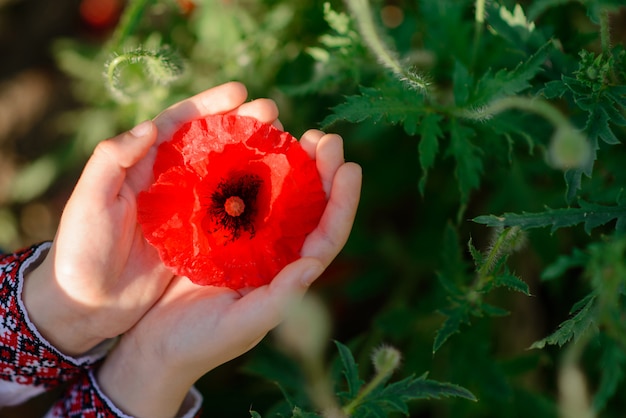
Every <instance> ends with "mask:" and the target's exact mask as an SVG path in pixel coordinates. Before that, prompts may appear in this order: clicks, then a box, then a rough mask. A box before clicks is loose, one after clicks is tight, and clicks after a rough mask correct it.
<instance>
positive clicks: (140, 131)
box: [130, 120, 152, 138]
mask: <svg viewBox="0 0 626 418" xmlns="http://www.w3.org/2000/svg"><path fill="white" fill-rule="evenodd" d="M151 130H152V121H150V120H145V121H143V122H141V123H140V124H139V125H137V126H135V127H134V128H133V129H131V130H130V133H131V135H133V136H135V137H137V138H140V137H142V136H145V135H148V134H149V133H150V131H151Z"/></svg>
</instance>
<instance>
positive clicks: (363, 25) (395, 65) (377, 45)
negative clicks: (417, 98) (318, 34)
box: [346, 0, 428, 91]
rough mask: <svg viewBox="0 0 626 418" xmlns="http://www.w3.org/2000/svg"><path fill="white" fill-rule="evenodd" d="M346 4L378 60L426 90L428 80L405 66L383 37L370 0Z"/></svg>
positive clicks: (404, 78) (410, 83)
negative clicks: (375, 20)
mask: <svg viewBox="0 0 626 418" xmlns="http://www.w3.org/2000/svg"><path fill="white" fill-rule="evenodd" d="M346 4H347V6H348V8H349V9H350V11H351V12H352V14H353V16H354V18H355V19H356V23H357V26H358V30H359V33H360V34H361V37H362V38H363V41H364V42H365V44H366V45H367V47H368V48H369V49H370V51H371V52H372V53H373V54H374V55H375V56H376V58H377V59H378V62H379V63H380V64H381V65H382V66H383V67H385V68H387V69H388V70H390V71H391V72H392V73H393V74H395V75H396V76H397V77H398V78H400V80H402V81H404V82H405V83H407V84H408V85H409V86H411V87H413V88H417V89H419V90H424V91H425V90H426V89H427V87H428V82H427V80H426V79H425V78H424V77H422V76H421V75H419V74H417V73H416V72H414V71H411V70H409V69H407V68H404V66H403V65H402V64H401V63H400V62H399V61H398V59H397V58H396V54H395V53H394V52H393V51H392V50H391V49H390V48H389V46H387V45H386V44H385V42H383V40H382V39H381V37H380V34H379V32H378V28H377V26H376V23H374V17H373V15H372V9H371V7H370V4H369V0H346Z"/></svg>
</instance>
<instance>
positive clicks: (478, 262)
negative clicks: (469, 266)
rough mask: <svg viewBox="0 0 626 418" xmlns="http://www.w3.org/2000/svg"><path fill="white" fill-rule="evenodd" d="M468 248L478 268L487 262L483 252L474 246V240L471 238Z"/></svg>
mask: <svg viewBox="0 0 626 418" xmlns="http://www.w3.org/2000/svg"><path fill="white" fill-rule="evenodd" d="M467 248H468V249H469V252H470V255H471V256H472V259H473V260H474V265H475V266H476V270H478V269H479V268H480V267H481V266H482V265H483V264H484V263H485V260H484V257H483V254H482V253H481V252H480V251H478V249H477V248H476V247H475V246H474V243H473V242H472V239H471V238H470V240H469V241H468V243H467Z"/></svg>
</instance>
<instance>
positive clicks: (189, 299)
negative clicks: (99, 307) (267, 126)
mask: <svg viewBox="0 0 626 418" xmlns="http://www.w3.org/2000/svg"><path fill="white" fill-rule="evenodd" d="M301 144H302V146H303V148H304V149H305V150H306V151H307V152H308V153H309V154H310V155H311V156H312V157H313V158H315V160H316V164H317V167H318V171H319V173H320V177H321V179H322V182H323V185H324V189H325V191H326V193H327V195H328V203H327V206H326V210H325V212H324V214H323V216H322V218H321V220H320V223H319V225H318V226H317V228H316V229H315V230H314V231H313V232H312V233H311V234H309V235H308V237H307V239H306V240H305V243H304V246H303V248H302V251H301V255H302V258H300V259H299V260H297V261H295V262H293V263H291V264H289V265H288V266H286V267H285V268H284V269H283V270H282V271H281V272H280V273H279V274H278V275H277V276H276V277H275V278H274V280H273V281H272V282H271V283H270V284H268V285H266V286H262V287H259V288H256V289H254V290H251V291H249V292H247V293H245V294H244V295H242V294H241V293H239V292H237V291H233V290H230V289H227V288H218V287H211V286H204V287H203V286H198V285H195V284H193V283H192V282H191V281H189V280H188V279H187V278H185V277H176V278H174V280H172V282H171V283H170V284H169V287H168V288H167V290H166V291H165V293H164V294H163V296H162V297H161V298H160V299H159V300H158V301H157V303H156V304H155V305H154V306H153V307H152V308H151V309H150V310H149V311H148V312H147V313H146V314H145V316H144V317H143V318H142V319H141V320H140V321H139V322H138V323H137V324H136V325H135V326H134V327H133V328H131V329H130V330H129V331H128V332H127V333H126V334H125V335H124V336H123V337H122V338H121V340H120V343H119V345H118V347H116V349H114V350H113V352H111V353H110V354H109V357H108V358H107V360H106V361H105V363H104V365H103V366H102V367H101V369H100V370H99V375H98V380H99V382H100V385H101V387H102V389H103V390H104V392H105V393H107V395H108V396H109V397H110V398H111V399H112V400H113V401H114V402H115V403H116V404H117V405H118V406H119V407H121V408H122V409H123V410H125V411H126V412H127V413H131V414H133V415H136V416H151V417H155V418H156V417H160V416H173V415H174V414H175V413H176V411H177V409H178V406H180V404H181V403H182V400H183V398H184V396H185V394H186V393H187V391H188V390H189V388H190V386H191V385H193V383H194V382H195V381H196V380H197V379H198V378H199V377H201V376H202V375H203V374H205V373H206V372H208V371H209V370H211V369H213V368H215V367H217V366H219V365H221V364H223V363H225V362H227V361H229V360H231V359H233V358H235V357H238V356H239V355H241V354H243V353H244V352H246V351H248V350H249V349H251V348H252V347H254V346H255V345H256V344H257V343H258V342H259V341H260V340H261V339H262V338H263V337H264V336H265V335H266V334H267V333H268V332H269V331H270V330H271V329H273V328H274V327H275V326H276V325H278V324H279V323H280V322H281V320H282V319H283V317H284V314H285V310H286V309H287V308H288V307H289V306H291V304H292V303H293V301H294V299H298V298H300V297H302V296H303V294H304V293H305V291H306V290H307V288H308V287H309V285H310V284H311V283H312V282H313V281H314V280H315V279H316V278H317V277H318V276H319V275H320V274H321V273H322V272H323V270H324V269H325V268H326V267H327V266H328V265H329V264H330V262H331V261H332V260H333V259H334V258H335V256H336V255H337V254H338V253H339V251H340V250H341V249H342V248H343V246H344V244H345V243H346V240H347V238H348V235H349V232H350V230H351V227H352V224H353V221H354V217H355V214H356V209H357V205H358V201H359V196H360V187H361V168H360V167H359V166H358V165H356V164H353V163H345V162H344V159H343V143H342V140H341V137H339V136H338V135H332V134H331V135H325V134H324V133H323V132H320V131H315V130H312V131H308V132H307V133H305V134H304V136H303V138H302V139H301ZM147 398H149V399H151V400H152V401H150V402H144V401H145V400H146V399H147Z"/></svg>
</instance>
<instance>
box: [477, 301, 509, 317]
mask: <svg viewBox="0 0 626 418" xmlns="http://www.w3.org/2000/svg"><path fill="white" fill-rule="evenodd" d="M480 310H481V312H482V313H485V314H487V316H507V315H508V314H509V313H510V312H509V311H507V310H506V309H502V308H500V307H498V306H494V305H491V304H489V303H485V302H481V304H480Z"/></svg>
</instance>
